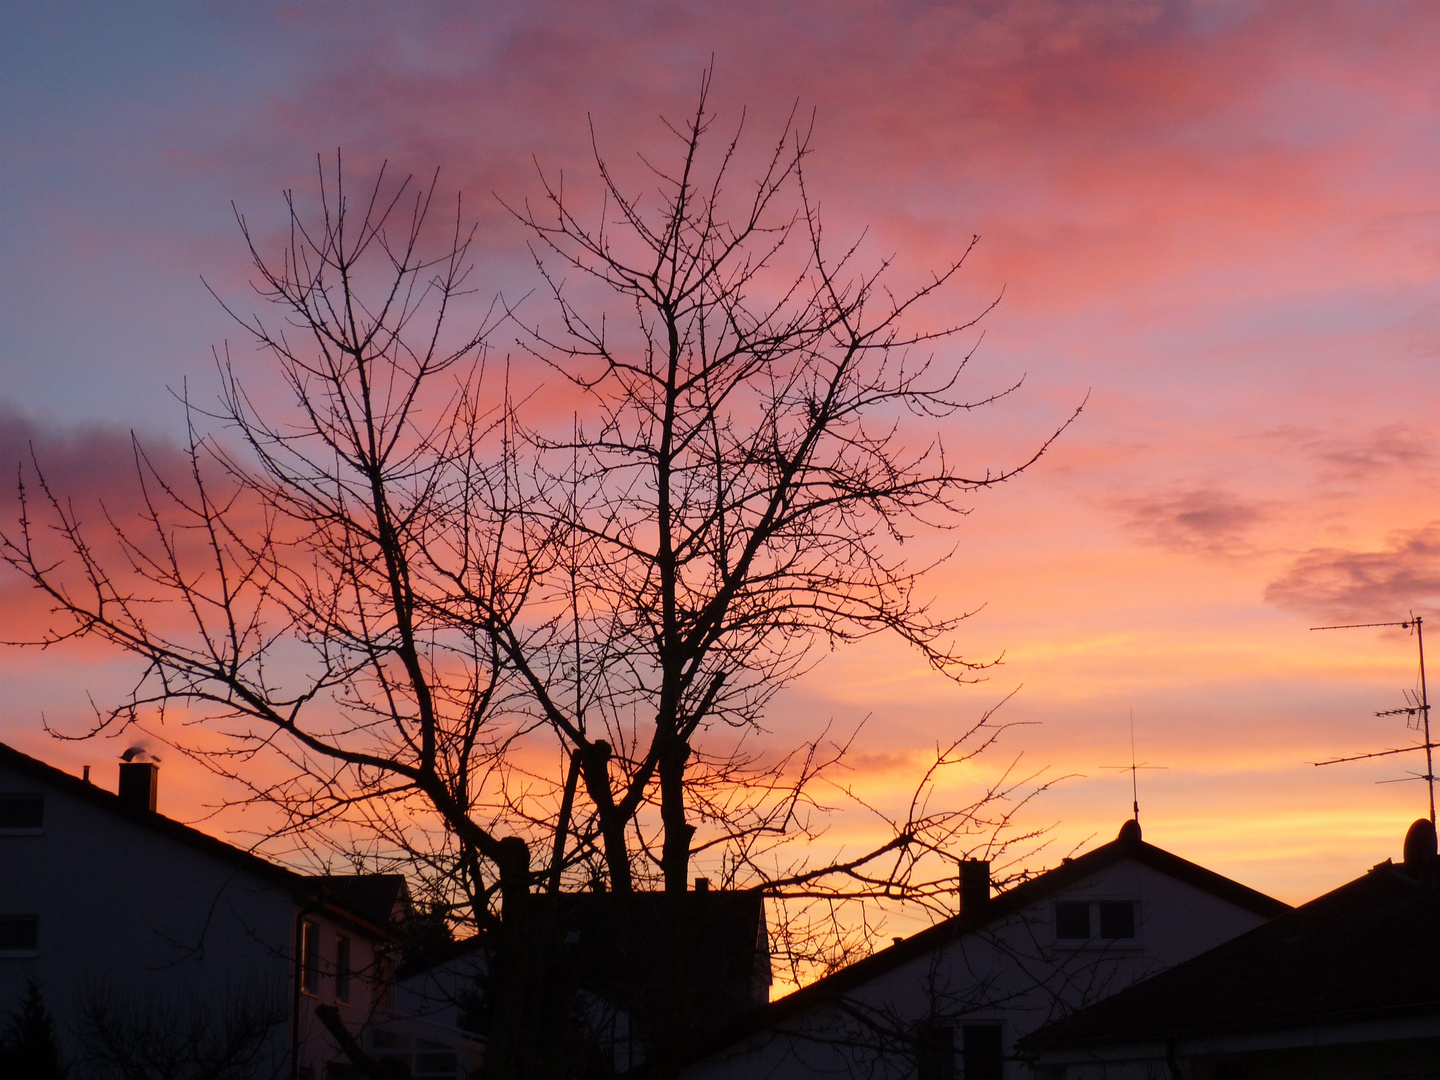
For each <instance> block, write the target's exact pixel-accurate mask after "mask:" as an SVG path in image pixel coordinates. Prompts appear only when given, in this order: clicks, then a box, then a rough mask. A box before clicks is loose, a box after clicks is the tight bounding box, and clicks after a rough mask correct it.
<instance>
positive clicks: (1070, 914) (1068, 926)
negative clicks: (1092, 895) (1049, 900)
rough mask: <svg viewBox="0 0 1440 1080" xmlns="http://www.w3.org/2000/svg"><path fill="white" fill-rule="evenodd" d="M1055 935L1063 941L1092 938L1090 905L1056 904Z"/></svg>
mask: <svg viewBox="0 0 1440 1080" xmlns="http://www.w3.org/2000/svg"><path fill="white" fill-rule="evenodd" d="M1055 936H1056V937H1057V938H1059V939H1060V940H1062V941H1088V940H1090V905H1089V904H1074V903H1070V904H1056V905H1055Z"/></svg>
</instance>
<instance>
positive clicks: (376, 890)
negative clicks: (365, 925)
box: [306, 874, 410, 926]
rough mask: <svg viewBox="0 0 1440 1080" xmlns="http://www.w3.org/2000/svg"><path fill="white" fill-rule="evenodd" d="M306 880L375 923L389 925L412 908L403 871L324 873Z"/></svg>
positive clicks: (338, 902)
mask: <svg viewBox="0 0 1440 1080" xmlns="http://www.w3.org/2000/svg"><path fill="white" fill-rule="evenodd" d="M306 880H307V881H312V882H314V883H315V886H316V888H317V890H319V891H320V892H321V893H322V894H323V895H324V896H326V897H328V898H329V899H330V900H333V901H334V902H335V903H336V904H339V905H340V906H341V907H343V908H344V909H345V910H346V911H353V912H354V913H355V914H356V915H359V916H361V917H362V918H364V919H366V920H367V921H369V922H372V923H374V924H375V925H376V926H389V925H390V924H391V923H394V922H398V921H399V920H401V919H403V918H404V917H405V916H406V915H408V914H409V911H410V888H409V886H408V885H407V884H406V882H405V875H404V874H323V875H320V876H318V877H312V878H307V879H306Z"/></svg>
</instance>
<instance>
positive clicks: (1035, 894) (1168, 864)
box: [766, 821, 1290, 1021]
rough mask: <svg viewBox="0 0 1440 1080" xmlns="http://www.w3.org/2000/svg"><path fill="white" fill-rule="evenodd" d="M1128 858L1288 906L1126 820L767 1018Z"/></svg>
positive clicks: (1279, 908)
mask: <svg viewBox="0 0 1440 1080" xmlns="http://www.w3.org/2000/svg"><path fill="white" fill-rule="evenodd" d="M1126 859H1129V860H1131V861H1133V862H1137V863H1140V864H1141V865H1142V866H1148V867H1150V868H1151V869H1152V870H1155V871H1157V872H1158V873H1162V874H1165V875H1166V876H1168V877H1171V878H1174V879H1175V880H1177V881H1182V882H1184V883H1185V884H1187V885H1191V886H1193V887H1194V888H1196V889H1199V890H1201V891H1202V892H1207V893H1209V894H1211V895H1212V896H1216V897H1219V898H1220V899H1221V900H1226V901H1228V902H1229V903H1231V904H1234V905H1235V906H1236V907H1239V908H1244V909H1245V910H1246V911H1250V912H1254V913H1255V914H1256V915H1260V916H1262V917H1263V918H1266V919H1271V918H1274V917H1275V916H1277V915H1280V914H1282V913H1283V912H1286V911H1289V910H1290V905H1289V904H1286V903H1284V902H1282V901H1280V900H1276V899H1275V898H1274V897H1272V896H1266V895H1265V894H1264V893H1262V892H1257V891H1256V890H1255V889H1251V888H1249V887H1248V886H1245V885H1241V884H1240V883H1239V882H1238V881H1234V880H1232V879H1230V878H1227V877H1225V876H1224V875H1222V874H1217V873H1215V871H1213V870H1207V869H1205V867H1203V866H1200V865H1198V864H1196V863H1192V862H1190V861H1189V860H1187V859H1182V858H1180V856H1178V855H1172V854H1171V853H1170V852H1168V851H1165V850H1164V849H1163V848H1158V847H1155V846H1154V845H1153V844H1147V843H1145V841H1144V840H1143V839H1142V838H1141V833H1140V826H1139V823H1138V822H1134V821H1127V822H1126V823H1125V825H1124V827H1122V828H1121V830H1120V835H1119V836H1117V837H1116V838H1115V839H1114V840H1112V841H1110V843H1108V844H1102V845H1101V846H1100V847H1098V848H1095V849H1094V850H1093V851H1087V852H1086V853H1085V854H1084V855H1080V856H1077V857H1076V858H1073V859H1066V860H1064V861H1063V862H1062V863H1061V864H1060V865H1059V866H1057V867H1055V868H1054V869H1053V870H1047V871H1046V872H1045V873H1043V874H1038V875H1036V876H1035V877H1033V878H1030V879H1029V880H1028V881H1025V882H1022V883H1021V884H1019V885H1016V886H1015V887H1014V888H1012V889H1009V890H1007V891H1005V892H1003V893H1000V894H999V895H997V896H995V897H993V898H992V899H991V900H990V901H989V902H988V903H986V904H985V905H984V907H983V908H981V910H980V911H979V912H977V913H975V914H968V913H961V914H959V915H955V916H952V917H951V918H949V919H946V920H944V921H943V922H939V923H936V924H935V925H934V926H931V927H929V928H927V929H925V930H922V931H920V932H919V933H918V934H915V935H913V936H911V937H908V938H905V939H904V940H902V941H899V942H896V943H895V944H894V945H892V946H890V947H889V948H887V949H882V950H880V951H879V952H877V953H873V954H872V955H870V956H867V957H865V958H864V959H863V960H858V961H856V962H855V963H853V964H850V965H849V966H848V967H845V968H842V969H841V970H839V971H837V972H835V973H834V974H833V975H828V976H826V977H825V978H823V979H819V980H817V981H815V982H813V983H811V984H810V985H808V986H805V987H802V988H801V989H799V990H797V991H795V992H794V993H793V994H789V995H787V996H786V997H783V998H780V999H779V1000H777V1001H775V1002H772V1003H771V1005H770V1006H769V1008H768V1009H767V1011H766V1018H767V1020H772V1021H773V1020H776V1019H780V1018H781V1017H783V1016H788V1015H791V1014H792V1013H795V1012H798V1011H801V1010H804V1009H806V1008H809V1007H810V1006H811V1005H813V1004H815V1003H816V1002H818V1001H821V1000H826V999H829V998H832V997H834V996H836V995H838V994H842V993H845V992H846V991H848V990H850V989H852V988H853V987H856V986H859V985H861V984H863V983H866V982H869V981H870V980H871V979H874V978H875V977H877V976H879V975H881V974H884V973H885V972H887V971H890V970H892V969H894V968H897V967H899V966H901V965H902V964H906V963H908V962H910V961H911V960H914V959H916V958H917V957H920V956H924V955H926V954H928V953H930V952H932V951H933V950H935V949H939V948H942V947H943V946H945V945H948V944H950V943H951V942H953V941H955V940H957V939H959V938H961V937H963V936H965V935H966V934H970V933H974V932H975V931H977V930H982V929H984V928H985V927H986V926H990V925H993V924H994V923H997V922H1000V921H1001V920H1002V919H1005V918H1007V917H1008V916H1010V915H1013V914H1015V913H1016V912H1018V911H1021V910H1023V909H1025V908H1027V907H1029V906H1031V905H1032V904H1035V903H1038V902H1040V901H1041V900H1044V899H1046V898H1048V897H1050V896H1053V895H1055V894H1056V893H1058V892H1062V891H1063V890H1065V889H1067V888H1070V887H1071V886H1073V885H1077V884H1079V883H1080V882H1081V881H1083V880H1085V879H1086V878H1088V877H1090V876H1091V875H1092V874H1095V873H1097V872H1098V871H1100V870H1103V869H1105V868H1107V867H1110V866H1114V865H1115V864H1116V863H1119V862H1122V861H1124V860H1126Z"/></svg>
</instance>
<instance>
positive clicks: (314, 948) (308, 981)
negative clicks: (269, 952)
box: [296, 919, 320, 997]
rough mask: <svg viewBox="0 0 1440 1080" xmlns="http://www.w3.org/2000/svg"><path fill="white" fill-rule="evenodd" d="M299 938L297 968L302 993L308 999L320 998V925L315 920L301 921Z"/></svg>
mask: <svg viewBox="0 0 1440 1080" xmlns="http://www.w3.org/2000/svg"><path fill="white" fill-rule="evenodd" d="M299 938H300V940H299V941H298V942H297V945H298V951H299V956H298V957H297V961H296V967H297V968H298V971H297V975H298V977H299V979H300V993H302V994H304V995H305V996H306V997H319V996H320V924H319V923H317V922H315V921H314V920H313V919H301V920H300V934H299Z"/></svg>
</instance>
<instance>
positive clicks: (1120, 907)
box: [1097, 900, 1135, 939]
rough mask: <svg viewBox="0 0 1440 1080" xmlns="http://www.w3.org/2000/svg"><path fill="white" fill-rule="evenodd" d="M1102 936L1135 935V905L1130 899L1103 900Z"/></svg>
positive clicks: (1125, 936)
mask: <svg viewBox="0 0 1440 1080" xmlns="http://www.w3.org/2000/svg"><path fill="white" fill-rule="evenodd" d="M1097 906H1098V907H1099V908H1100V936H1101V937H1102V938H1112V939H1120V938H1133V937H1134V936H1135V905H1134V904H1132V903H1131V902H1130V901H1128V900H1121V901H1118V902H1102V903H1100V904H1099V905H1097Z"/></svg>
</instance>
